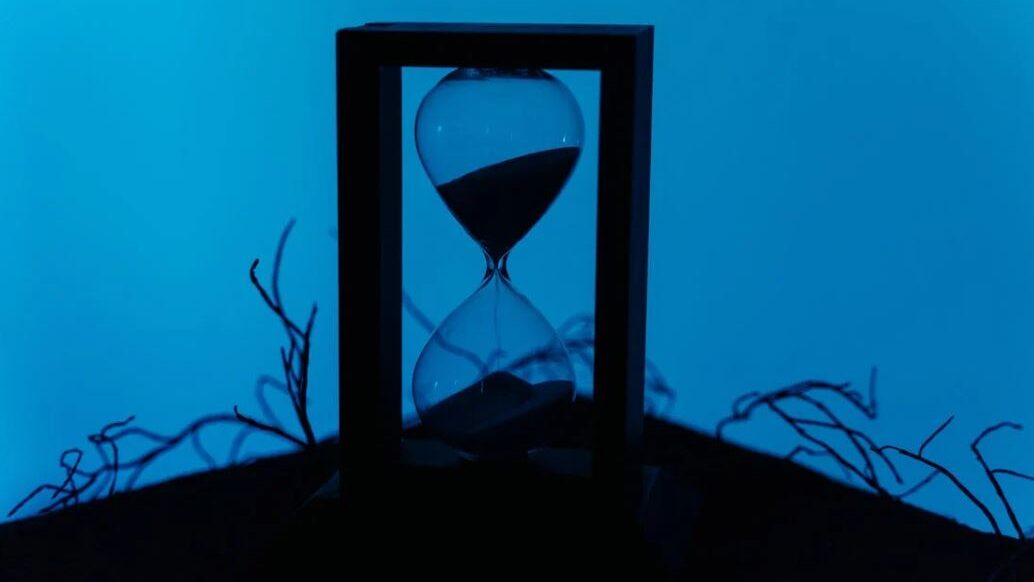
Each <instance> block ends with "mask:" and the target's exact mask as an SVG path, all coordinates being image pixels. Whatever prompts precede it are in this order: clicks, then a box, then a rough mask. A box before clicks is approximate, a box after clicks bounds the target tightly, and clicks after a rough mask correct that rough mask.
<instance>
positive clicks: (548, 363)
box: [413, 69, 583, 458]
mask: <svg viewBox="0 0 1034 582" xmlns="http://www.w3.org/2000/svg"><path fill="white" fill-rule="evenodd" d="M416 140H417V150H418V152H419V154H420V159H421V161H422V163H423V165H424V169H425V170H426V171H427V174H428V176H429V177H430V178H431V181H432V182H433V183H434V186H435V188H436V189H437V191H438V193H439V195H440V196H441V197H442V200H443V201H444V202H445V204H446V206H448V208H449V210H450V212H451V213H452V215H453V216H454V217H455V218H456V220H457V221H458V222H459V223H460V224H461V225H462V226H463V228H464V229H465V230H466V231H467V233H468V234H469V235H470V236H471V238H473V239H474V240H475V241H476V242H477V243H478V244H479V245H480V246H481V248H482V250H483V251H484V255H485V259H486V262H487V268H486V270H485V275H484V277H483V279H482V281H481V285H480V286H479V287H478V289H477V290H476V291H475V292H474V294H473V295H471V296H470V297H468V298H467V299H466V300H465V301H464V302H463V303H462V304H460V305H459V306H458V307H457V308H456V309H455V310H454V311H453V312H452V313H451V314H449V316H448V317H446V318H445V320H444V321H443V322H442V323H441V324H440V325H439V326H438V328H437V329H436V330H435V331H434V333H433V334H432V335H431V338H430V339H429V340H428V342H427V345H426V346H425V347H424V349H423V351H422V352H421V353H420V356H419V358H418V359H417V364H416V369H415V370H414V372H413V399H414V402H415V404H416V408H417V412H418V413H419V415H420V419H421V422H422V423H423V424H424V425H425V427H426V428H427V429H428V430H429V432H430V433H431V434H432V435H434V436H437V437H438V438H440V439H442V440H443V441H445V442H447V443H449V444H450V445H452V446H454V447H456V448H457V449H459V450H460V451H462V452H463V453H465V454H466V455H467V456H469V457H477V458H485V457H503V456H520V455H523V454H524V453H526V452H528V451H530V450H533V449H536V448H540V447H542V446H545V445H547V444H549V443H550V441H551V440H553V439H554V438H555V437H556V436H557V435H558V432H559V431H560V430H562V427H563V426H564V424H565V422H564V421H565V418H566V415H567V412H568V411H569V409H570V406H571V402H572V401H573V399H574V395H575V388H574V369H573V367H572V366H571V360H570V357H569V356H568V353H567V349H566V348H565V346H564V343H563V342H562V341H561V339H560V338H559V336H558V335H557V333H556V331H555V330H554V329H553V327H552V326H551V325H550V324H549V322H548V321H547V320H546V318H545V317H544V316H543V315H542V314H541V313H539V312H538V310H537V309H535V307H534V306H532V304H531V302H529V301H528V299H527V298H525V297H524V296H523V295H522V294H521V293H520V292H518V291H517V290H516V289H515V288H514V287H513V284H512V283H511V281H510V277H509V273H508V272H507V267H506V263H507V257H508V255H509V253H510V250H511V249H512V248H513V246H514V245H515V244H516V243H517V242H518V241H519V240H520V239H521V238H523V237H524V235H526V234H527V233H528V231H529V230H531V228H532V227H533V226H534V225H535V223H536V222H538V220H539V219H540V218H541V217H542V215H543V214H545V212H546V211H547V210H548V209H549V206H550V205H551V204H552V202H553V200H555V199H556V197H557V195H558V194H559V193H560V191H561V189H562V188H563V186H564V184H565V183H566V181H567V179H568V177H569V176H570V174H571V171H572V170H573V169H574V166H575V163H576V162H577V160H578V156H579V154H580V153H581V148H582V140H583V121H582V116H581V111H580V110H579V108H578V104H577V102H576V101H575V99H574V96H573V95H572V94H571V92H570V91H569V90H568V89H567V87H565V86H564V85H563V84H562V83H560V81H558V80H557V79H556V78H555V77H553V76H552V75H550V74H549V73H546V72H545V71H542V70H539V69H457V70H455V71H453V72H452V73H450V74H448V75H446V76H445V78H443V79H442V80H441V81H440V82H439V83H438V84H437V85H436V86H435V88H434V89H432V90H431V92H429V93H428V94H427V96H426V97H424V100H423V102H422V103H421V105H420V109H419V111H418V113H417V122H416Z"/></svg>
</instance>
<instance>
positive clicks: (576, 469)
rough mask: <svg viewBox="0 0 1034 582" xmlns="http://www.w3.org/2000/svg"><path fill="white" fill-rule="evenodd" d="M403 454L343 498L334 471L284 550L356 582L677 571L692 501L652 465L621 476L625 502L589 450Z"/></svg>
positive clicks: (655, 575)
mask: <svg viewBox="0 0 1034 582" xmlns="http://www.w3.org/2000/svg"><path fill="white" fill-rule="evenodd" d="M402 452H403V458H402V463H401V465H400V467H399V468H398V470H397V473H396V474H395V475H394V477H393V478H391V479H387V480H384V482H381V483H378V484H377V486H376V487H372V488H368V489H366V490H365V493H363V494H361V495H359V496H358V497H360V498H357V499H353V500H350V502H347V501H348V500H346V502H343V500H342V499H341V498H340V497H339V495H338V491H339V488H338V478H337V475H335V477H334V479H332V480H331V481H330V482H328V483H327V484H326V485H325V486H324V487H323V488H322V489H321V490H320V492H319V493H317V494H316V495H315V496H314V497H313V498H312V499H311V500H310V502H309V503H308V504H307V507H306V508H305V509H304V510H303V511H302V512H300V513H299V515H298V516H296V518H295V519H294V520H293V523H292V524H291V525H290V531H289V532H288V534H287V535H285V536H284V539H286V540H289V541H290V546H289V547H288V548H287V549H286V550H287V551H288V553H290V548H291V547H293V548H298V549H299V550H298V551H299V552H301V553H304V554H306V555H312V554H313V553H319V552H331V555H332V556H334V560H335V561H336V562H337V563H338V564H339V565H341V566H342V567H344V568H346V569H347V570H348V571H349V572H351V574H352V577H353V578H356V577H358V578H357V579H362V578H364V577H367V576H373V573H374V572H376V576H373V578H377V579H394V578H395V577H398V576H425V577H427V576H429V577H432V578H434V579H437V578H438V577H439V576H442V577H447V578H448V579H452V580H466V579H479V580H494V579H498V578H505V579H511V578H513V577H516V576H528V577H535V578H538V579H543V580H554V579H561V578H566V577H568V576H571V577H572V579H579V580H581V579H595V578H598V579H601V580H602V579H608V580H609V579H619V580H620V579H635V580H666V579H671V578H673V577H678V576H679V575H680V574H682V573H684V571H685V568H686V566H687V564H685V563H684V560H685V557H686V556H687V555H689V552H688V551H687V549H688V548H689V547H690V543H691V540H690V532H691V531H692V527H693V522H694V517H695V514H696V512H697V509H698V506H699V503H698V496H697V494H696V493H695V492H694V491H693V490H692V489H690V488H688V487H686V486H685V485H683V484H681V483H679V482H677V481H676V480H674V479H673V478H671V477H670V476H669V475H667V474H666V473H665V472H663V471H661V470H659V469H657V468H656V467H640V468H638V469H635V470H633V471H630V477H631V478H633V479H635V480H638V485H639V486H638V487H635V488H633V489H635V490H636V494H635V498H634V499H627V500H625V502H622V501H621V500H612V499H609V498H608V499H604V496H603V494H602V493H601V492H600V491H598V489H597V488H596V487H595V486H594V484H593V481H592V479H591V478H590V465H591V463H590V455H589V452H588V451H586V450H579V449H552V448H545V449H539V450H537V451H533V452H531V453H529V454H528V456H527V458H526V459H524V460H522V461H500V460H498V459H495V460H491V461H487V462H482V461H469V460H466V459H464V458H463V457H462V456H461V455H460V454H459V453H458V452H457V451H456V450H455V449H452V448H451V447H449V446H447V445H445V444H443V443H441V442H440V441H436V440H431V439H426V438H406V439H405V440H404V442H403V447H402ZM328 523H332V524H334V525H335V526H336V528H337V529H332V528H331V529H328V527H327V524H328ZM328 536H330V537H328ZM314 557H315V556H314ZM319 559H321V560H326V556H322V557H320V558H319ZM276 562H277V560H276V559H275V558H272V559H271V563H276ZM615 576H617V578H615ZM373 578H370V579H373ZM327 579H338V578H334V577H328V578H327Z"/></svg>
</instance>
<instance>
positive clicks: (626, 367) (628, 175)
mask: <svg viewBox="0 0 1034 582" xmlns="http://www.w3.org/2000/svg"><path fill="white" fill-rule="evenodd" d="M622 40H623V41H624V43H623V44H622V46H621V50H619V51H617V55H616V58H615V59H614V62H611V63H608V64H606V65H605V66H604V67H603V68H602V70H601V71H600V146H599V147H600V153H599V175H598V176H599V177H598V181H599V183H598V188H599V194H598V201H597V203H598V209H597V227H596V232H597V240H596V336H595V339H596V343H595V366H594V386H593V396H594V400H595V401H594V403H593V415H594V417H593V459H592V467H593V477H594V478H595V479H596V480H598V481H600V482H601V483H604V484H614V485H617V484H619V483H623V480H624V475H625V473H626V469H627V468H629V467H632V466H635V465H637V464H638V463H640V462H641V455H642V431H643V384H644V378H645V367H646V353H645V351H646V350H645V342H646V275H647V251H648V243H649V217H650V204H649V201H650V194H649V193H650V135H651V99H652V87H653V66H652V63H653V32H652V30H649V31H647V32H645V33H643V34H641V35H638V36H635V37H629V38H626V39H622Z"/></svg>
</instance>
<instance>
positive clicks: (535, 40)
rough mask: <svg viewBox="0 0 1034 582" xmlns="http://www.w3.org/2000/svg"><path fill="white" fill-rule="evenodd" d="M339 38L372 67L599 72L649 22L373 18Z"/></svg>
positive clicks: (620, 57) (640, 39)
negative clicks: (573, 22)
mask: <svg viewBox="0 0 1034 582" xmlns="http://www.w3.org/2000/svg"><path fill="white" fill-rule="evenodd" d="M338 37H339V39H341V40H342V41H343V42H344V46H345V47H347V48H348V50H349V51H350V52H351V53H352V54H353V55H355V58H358V59H361V60H365V62H367V63H368V64H370V65H374V66H399V67H528V68H544V69H594V70H602V69H604V68H606V67H608V66H611V65H615V64H617V63H618V62H623V61H625V62H627V59H628V58H630V55H632V54H634V52H635V51H636V49H637V48H638V47H642V46H645V45H646V44H648V43H650V42H652V37H653V26H650V25H614V24H603V25H593V24H487V23H486V24H469V23H446V22H375V23H369V24H365V25H363V26H356V27H351V28H343V29H341V30H339V31H338Z"/></svg>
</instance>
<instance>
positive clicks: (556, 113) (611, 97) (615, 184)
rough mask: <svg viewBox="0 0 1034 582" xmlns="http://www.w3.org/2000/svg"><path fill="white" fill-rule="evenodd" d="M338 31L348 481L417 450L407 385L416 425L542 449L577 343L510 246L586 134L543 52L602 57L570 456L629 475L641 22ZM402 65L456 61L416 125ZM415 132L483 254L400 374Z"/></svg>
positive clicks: (646, 120)
mask: <svg viewBox="0 0 1034 582" xmlns="http://www.w3.org/2000/svg"><path fill="white" fill-rule="evenodd" d="M337 41H338V42H337V72H338V77H337V93H338V109H337V113H338V115H337V119H338V176H339V182H338V212H339V214H338V225H339V239H338V241H339V249H338V250H339V257H340V259H339V260H340V269H339V273H340V305H341V320H340V334H341V336H340V337H341V342H340V369H341V376H340V378H341V386H340V442H341V467H342V475H347V476H348V478H347V479H342V487H343V489H342V491H343V492H344V491H345V490H347V489H348V488H349V487H351V488H353V490H354V489H356V488H359V489H362V490H363V491H367V492H370V491H378V490H383V485H384V484H385V483H388V482H393V481H392V480H393V477H392V475H398V474H399V473H398V471H399V470H406V471H409V470H413V471H418V470H419V469H418V468H419V467H426V466H427V463H425V462H421V461H420V459H419V457H420V455H419V454H416V453H415V451H417V449H420V447H419V446H417V445H420V443H419V442H417V441H418V439H415V438H403V430H402V413H401V410H402V390H404V389H406V390H412V394H413V397H414V400H415V404H416V408H417V412H418V413H419V416H420V419H421V422H422V424H423V425H424V427H425V428H426V429H427V433H428V434H429V435H430V436H433V437H436V439H434V440H436V441H439V442H441V441H444V442H445V443H447V444H448V445H451V449H453V450H458V451H460V452H461V453H462V455H463V456H465V457H466V458H468V459H495V460H503V459H513V460H521V459H528V460H532V461H534V459H541V458H542V457H543V456H548V455H546V453H550V452H551V451H552V450H553V449H551V448H550V444H551V443H555V442H556V441H555V440H554V439H555V437H556V436H557V434H558V432H559V431H560V430H562V429H563V426H564V424H565V418H566V417H567V413H568V411H569V410H570V409H571V407H572V406H571V402H572V399H573V398H574V394H575V391H574V374H573V371H572V366H571V362H570V357H569V355H568V354H567V353H566V351H565V349H564V346H563V343H562V342H561V341H560V339H559V338H558V337H557V334H556V332H555V331H554V330H553V328H552V327H551V326H550V324H549V322H548V321H546V319H545V318H544V317H543V316H542V314H541V313H539V311H538V310H537V309H536V308H535V307H534V305H533V304H532V302H531V301H529V299H528V298H526V297H525V296H524V295H522V294H521V292H520V291H519V290H518V288H517V286H515V284H514V282H513V281H512V280H511V278H510V273H509V270H508V267H507V262H508V256H509V253H510V252H512V251H513V250H514V248H515V247H516V248H518V249H519V245H520V241H521V239H522V238H524V237H525V236H526V235H527V234H528V232H530V231H531V230H532V229H533V228H534V227H535V225H536V223H537V222H538V221H539V219H540V218H541V217H542V216H543V215H544V214H546V213H547V212H548V210H549V207H550V205H551V204H552V203H553V201H554V200H555V199H556V197H557V196H558V195H559V194H560V192H561V190H562V189H563V186H564V184H565V182H566V181H567V179H568V177H569V176H570V174H571V172H572V170H573V169H574V168H575V166H576V165H577V164H578V160H579V158H582V157H584V156H585V155H587V154H588V153H589V152H587V151H583V145H584V143H583V133H584V128H583V124H584V120H583V119H582V115H581V112H580V108H579V106H578V103H577V102H576V101H575V99H574V97H573V96H572V94H571V92H570V91H569V90H568V89H567V88H566V87H565V86H564V85H563V84H562V83H561V82H560V81H558V80H557V79H556V78H555V77H553V76H552V75H551V74H550V73H548V72H547V71H550V70H567V69H570V70H589V71H598V72H599V112H600V117H599V120H598V121H599V124H598V130H599V148H598V151H596V152H594V153H595V154H596V156H597V161H598V163H597V171H598V173H597V176H596V181H597V207H596V261H595V262H596V291H595V334H594V336H595V337H594V341H595V343H594V347H593V352H594V356H595V357H594V362H593V386H592V390H593V402H592V412H591V439H592V442H591V450H587V451H580V452H579V454H581V453H582V452H584V454H585V456H586V457H587V458H588V462H585V463H583V464H581V465H580V466H583V465H584V466H586V467H591V475H590V476H591V480H592V481H593V482H600V483H602V482H606V483H611V484H619V483H624V482H626V479H625V477H626V475H627V474H628V472H629V471H630V470H632V471H633V472H635V471H637V469H636V467H638V466H639V458H640V454H639V449H640V442H641V427H642V416H643V377H644V367H645V349H644V337H645V323H646V262H647V240H648V215H649V175H650V171H649V168H650V126H651V91H652V71H653V64H652V63H653V61H652V59H653V28H652V27H650V26H631V25H630V26H624V25H622V26H617V25H614V26H612V25H607V26H580V25H504V24H487V25H486V24H439V23H434V24H432V23H379V24H368V25H365V26H359V27H355V28H348V29H343V30H340V31H339V32H338V37H337ZM403 67H440V68H448V69H449V70H452V69H453V68H455V67H459V68H457V69H455V70H452V72H451V73H449V74H448V75H446V76H445V78H443V79H442V80H441V82H440V83H438V85H436V86H435V88H434V89H433V90H431V91H430V92H429V93H428V94H427V95H426V96H423V97H424V98H423V101H422V103H421V106H420V109H419V112H418V116H417V117H418V119H416V120H415V126H416V127H415V130H416V131H415V136H414V135H413V133H411V131H412V126H410V125H408V124H404V123H403V119H402V92H403V87H402V74H401V73H402V68H403ZM414 137H415V139H416V143H417V149H418V153H419V158H420V161H421V163H422V164H423V167H424V170H425V172H426V174H427V176H428V177H429V178H430V180H431V182H432V184H433V185H434V187H435V189H436V190H437V192H438V195H439V196H440V198H441V199H442V201H443V202H444V204H445V206H446V207H447V208H448V210H449V211H450V212H451V214H452V216H453V217H454V218H455V219H456V222H457V223H458V225H457V228H462V229H464V230H465V231H466V232H467V234H468V235H469V236H470V238H471V239H472V240H473V241H474V243H475V244H477V245H479V246H480V248H481V249H482V251H483V254H484V255H485V261H486V267H485V271H484V275H483V277H482V278H481V283H480V285H479V286H477V287H476V290H474V292H473V294H472V295H470V297H468V298H467V299H466V300H465V301H463V302H462V303H461V304H460V305H458V306H457V307H455V308H454V310H453V311H452V313H451V314H449V315H448V316H447V317H446V318H445V319H444V320H442V321H441V323H440V324H439V326H438V328H437V329H436V330H435V331H434V333H433V334H432V336H431V337H430V339H429V340H428V341H427V344H426V346H425V347H424V349H423V351H422V352H421V354H420V356H419V357H418V359H417V363H416V365H415V369H414V371H413V382H412V385H411V386H407V387H402V371H401V368H402V358H401V344H402V309H401V304H402V293H401V288H402V258H401V257H402V239H403V237H404V235H403V233H402V220H401V215H402V212H401V207H402V179H401V174H402V150H403V147H402V145H403V141H402V140H403V139H413V138H414ZM407 240H412V239H407ZM518 253H519V250H518ZM448 259H449V258H448V257H442V260H448ZM558 260H562V257H561V255H560V254H559V253H558ZM515 265H516V263H515ZM533 268H534V266H533V265H529V266H525V265H523V264H522V265H521V266H520V267H519V268H517V269H515V273H514V274H515V275H516V277H517V279H518V280H520V278H521V277H522V276H524V274H525V273H529V272H533V271H532V269H533ZM476 279H477V278H476V273H475V272H472V273H471V281H472V284H471V286H472V287H474V283H475V281H476ZM428 442H430V441H428ZM420 450H424V449H420ZM530 451H535V453H534V454H533V455H532V454H529V452H530ZM557 452H560V451H557ZM532 457H534V459H532ZM414 459H416V460H414ZM450 462H452V461H450ZM527 465H528V463H524V462H519V463H513V464H510V463H473V464H471V463H466V464H463V463H462V462H461V466H464V467H469V466H478V467H487V466H495V467H500V466H511V467H512V468H513V469H514V470H523V469H521V467H527ZM436 466H437V465H436ZM450 466H451V465H450ZM352 497H353V498H355V497H361V495H357V494H355V493H354V491H353V496H352Z"/></svg>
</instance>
